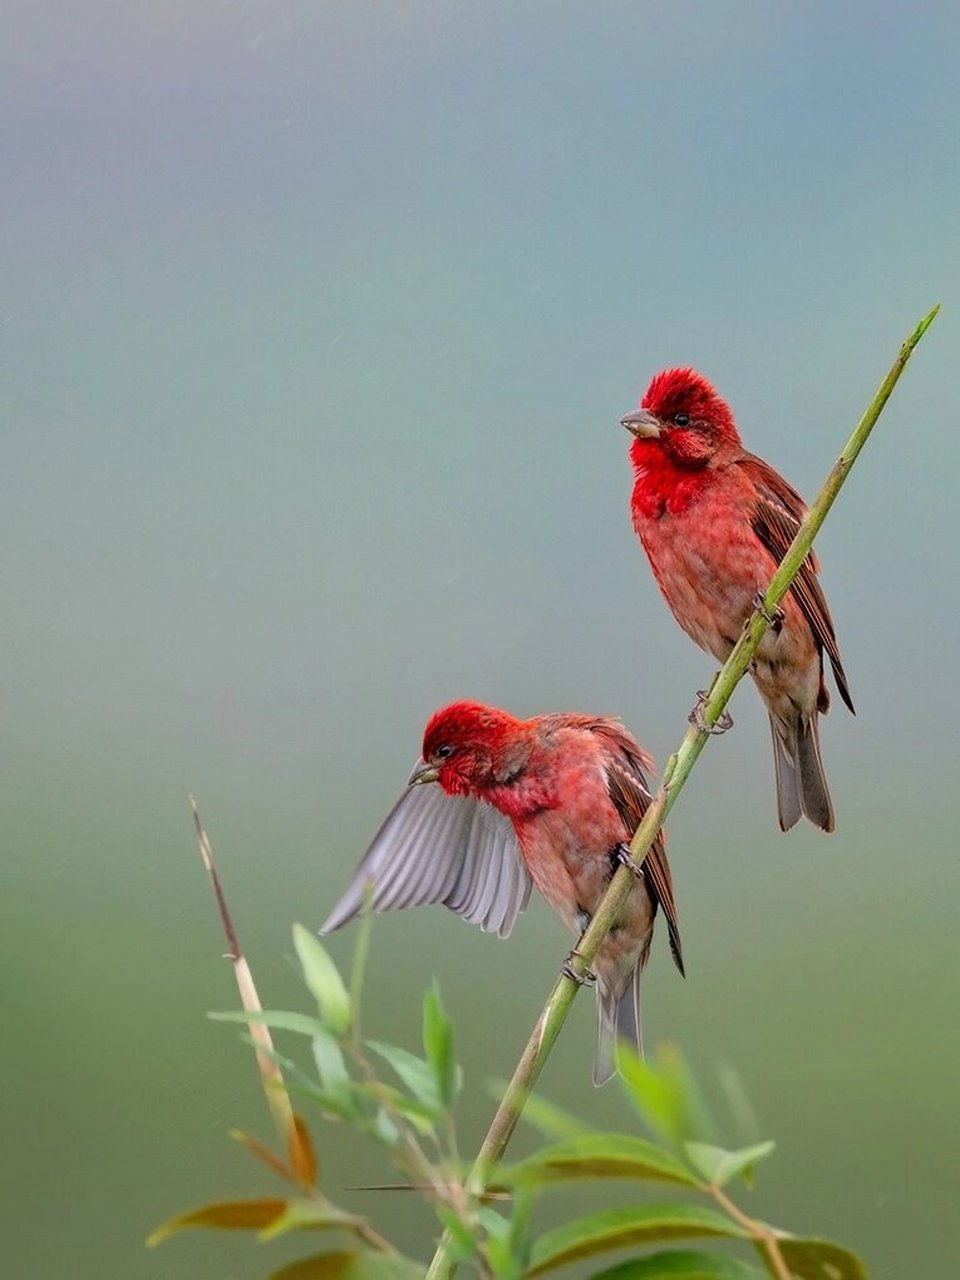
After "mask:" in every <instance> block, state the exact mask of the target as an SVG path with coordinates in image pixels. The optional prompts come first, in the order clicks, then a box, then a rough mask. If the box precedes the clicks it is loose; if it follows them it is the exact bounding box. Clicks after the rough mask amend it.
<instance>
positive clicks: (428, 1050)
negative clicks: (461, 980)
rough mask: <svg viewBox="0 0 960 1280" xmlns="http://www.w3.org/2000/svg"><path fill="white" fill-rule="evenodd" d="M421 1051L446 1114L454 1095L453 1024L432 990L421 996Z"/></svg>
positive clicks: (436, 991) (438, 995)
mask: <svg viewBox="0 0 960 1280" xmlns="http://www.w3.org/2000/svg"><path fill="white" fill-rule="evenodd" d="M423 1051H424V1053H425V1054H426V1055H427V1061H428V1062H429V1063H430V1065H431V1067H433V1071H434V1075H435V1076H436V1078H437V1093H438V1095H439V1098H440V1101H441V1103H442V1104H443V1106H444V1107H445V1108H446V1109H447V1110H448V1111H449V1109H450V1108H451V1107H452V1106H453V1103H454V1101H455V1099H456V1094H457V1063H456V1059H455V1058H454V1055H453V1024H452V1023H451V1021H450V1019H449V1018H448V1017H447V1015H446V1013H445V1012H444V1009H443V1005H442V1004H441V1002H440V992H439V991H438V990H437V988H436V987H433V988H431V989H430V990H429V991H426V992H424V996H423Z"/></svg>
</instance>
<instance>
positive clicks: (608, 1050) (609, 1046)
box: [593, 962, 643, 1085]
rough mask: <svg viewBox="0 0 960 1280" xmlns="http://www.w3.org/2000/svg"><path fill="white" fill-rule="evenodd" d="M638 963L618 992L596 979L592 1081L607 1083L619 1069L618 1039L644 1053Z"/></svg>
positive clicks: (639, 968) (640, 964)
mask: <svg viewBox="0 0 960 1280" xmlns="http://www.w3.org/2000/svg"><path fill="white" fill-rule="evenodd" d="M642 968H643V964H642V962H641V963H638V964H637V966H636V968H635V969H634V970H633V973H632V974H631V975H630V978H629V980H628V982H627V985H626V987H625V988H624V990H623V991H622V992H621V993H620V995H619V996H618V995H616V994H615V993H614V992H613V991H612V990H611V989H610V988H609V987H608V986H607V985H606V983H605V982H604V981H603V979H602V978H600V979H598V981H597V1057H596V1061H595V1062H594V1065H593V1083H594V1084H595V1085H601V1084H606V1082H607V1081H608V1080H609V1079H610V1077H611V1076H612V1075H613V1074H614V1072H615V1071H616V1069H617V1040H618V1038H619V1039H623V1040H627V1041H628V1042H629V1043H630V1044H631V1045H633V1046H634V1047H635V1048H636V1051H637V1053H638V1054H640V1056H641V1057H643V1033H642V1031H641V1029H640V971H641V969H642Z"/></svg>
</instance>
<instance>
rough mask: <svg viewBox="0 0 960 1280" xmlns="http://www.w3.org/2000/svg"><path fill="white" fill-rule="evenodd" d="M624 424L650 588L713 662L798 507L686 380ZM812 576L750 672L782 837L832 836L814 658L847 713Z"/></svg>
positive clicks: (699, 386)
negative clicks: (826, 665)
mask: <svg viewBox="0 0 960 1280" xmlns="http://www.w3.org/2000/svg"><path fill="white" fill-rule="evenodd" d="M623 425H624V426H625V427H627V428H628V430H630V431H631V432H633V434H634V436H635V437H636V439H635V440H634V441H633V444H632V445H631V447H630V458H631V461H632V462H633V468H634V472H635V476H636V479H635V482H634V486H633V498H632V502H631V512H632V515H633V525H634V528H635V529H636V531H637V534H638V536H639V538H640V541H641V542H642V543H643V548H644V550H645V551H646V553H647V556H648V558H649V560H650V565H651V568H652V569H653V574H654V577H655V578H656V580H657V583H658V584H659V586H660V590H661V591H662V592H663V595H664V598H665V599H666V602H667V604H668V605H669V606H670V608H671V609H672V611H673V616H674V617H675V618H676V620H677V622H679V624H680V626H681V627H682V628H683V629H684V631H686V633H687V635H689V636H690V637H691V639H693V640H695V641H696V642H697V644H698V645H700V647H701V648H702V649H706V650H707V652H708V653H711V654H713V656H714V657H715V658H716V659H717V660H718V661H720V662H722V661H724V660H725V659H726V658H727V657H728V655H729V653H730V651H731V649H732V648H733V646H734V644H735V643H736V641H737V639H738V638H739V636H740V633H741V631H742V630H743V625H744V623H745V621H746V619H747V618H748V616H749V615H750V613H751V612H752V611H753V609H754V608H755V605H756V597H757V592H758V591H763V590H765V589H766V587H767V584H768V583H769V581H770V579H771V577H772V576H773V573H774V571H775V569H776V567H777V565H778V564H779V563H780V561H781V560H782V559H783V556H784V554H785V553H786V550H787V548H788V547H789V545H790V543H791V542H792V541H793V538H794V535H795V534H796V532H797V530H798V529H799V527H800V524H801V522H802V520H803V518H804V516H805V515H806V512H807V509H806V506H805V505H804V502H803V499H802V498H801V497H800V495H799V494H798V493H797V492H796V490H795V489H793V488H792V487H791V486H790V485H789V484H788V483H787V481H786V480H784V479H783V477H782V476H781V475H778V473H777V472H776V471H774V469H773V468H772V467H771V466H770V465H769V464H768V463H766V462H764V461H763V459H762V458H757V457H755V456H754V455H753V454H752V453H747V452H746V450H745V449H744V448H743V445H742V444H741V442H740V436H739V433H738V432H737V427H736V423H735V422H734V420H733V414H732V413H731V412H730V409H729V407H728V405H727V404H725V403H724V401H723V400H721V398H720V397H719V396H718V395H717V393H716V391H715V390H714V388H713V387H712V386H711V385H710V383H709V382H708V381H707V379H706V378H704V377H702V376H701V374H699V373H697V372H696V371H695V370H693V369H665V370H663V372H661V373H658V374H657V375H656V376H655V377H654V378H653V380H652V382H651V383H650V385H649V387H648V388H647V390H646V393H645V395H644V397H643V399H642V400H641V402H640V409H639V411H638V412H636V413H631V414H628V415H627V416H626V417H625V418H624V419H623ZM819 567H820V566H819V564H818V562H817V559H816V557H815V556H814V555H812V554H811V555H809V556H808V557H807V559H806V561H805V562H804V564H803V567H802V568H801V570H800V572H799V574H798V575H797V578H796V580H795V581H794V584H793V586H792V588H791V589H790V591H789V592H788V593H787V595H786V597H785V598H784V600H783V603H782V605H781V609H780V613H781V615H782V616H779V617H778V618H777V619H776V620H775V622H774V625H773V626H772V627H771V628H770V630H769V631H768V632H767V634H766V635H765V636H764V638H763V640H762V641H761V644H760V648H759V649H758V650H757V655H756V657H755V659H754V662H753V667H752V672H751V674H752V675H753V679H754V682H755V684H756V686H757V688H758V689H759V690H760V696H761V697H762V698H763V701H764V703H765V704H766V707H767V710H768V711H769V713H770V727H771V730H772V733H773V758H774V765H775V768H776V779H777V808H778V812H779V818H780V826H781V828H782V829H783V830H784V831H786V830H788V829H789V828H790V827H792V826H793V825H794V823H795V822H796V821H797V820H798V819H799V818H800V816H801V814H803V815H804V816H806V817H807V818H809V820H810V821H811V822H812V823H814V825H815V826H818V827H820V828H822V829H823V830H824V831H832V830H833V828H834V816H833V805H832V803H831V801H830V793H829V791H828V790H827V781H826V778H825V776H824V772H823V761H822V759H821V757H820V738H819V730H818V723H817V722H818V717H819V715H820V713H821V712H825V711H826V710H827V709H828V707H829V706H830V695H829V693H828V692H827V687H826V684H825V683H824V678H823V655H824V653H826V654H827V656H828V658H829V659H830V665H831V667H832V668H833V675H834V679H835V680H836V683H837V688H838V690H839V692H840V696H841V698H842V699H843V701H844V702H845V703H846V704H847V706H848V707H849V708H850V710H851V711H852V710H853V703H852V702H851V700H850V692H849V689H848V688H847V678H846V676H845V675H844V671H843V666H842V664H841V662H840V650H839V648H838V646H837V638H836V635H835V634H834V630H833V622H832V621H831V619H830V612H829V610H828V608H827V602H826V600H825V599H824V595H823V591H822V589H821V587H820V582H819V580H818V577H817V574H818V572H819Z"/></svg>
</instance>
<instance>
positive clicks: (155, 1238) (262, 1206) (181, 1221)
mask: <svg viewBox="0 0 960 1280" xmlns="http://www.w3.org/2000/svg"><path fill="white" fill-rule="evenodd" d="M286 1207H287V1201H286V1200H283V1199H280V1198H279V1197H276V1196H270V1197H264V1198H263V1199H259V1200H220V1201H217V1202H216V1203H215V1204H206V1205H204V1206H203V1207H202V1208H200V1209H191V1210H189V1211H188V1212H187V1213H180V1214H178V1215H177V1216H176V1217H175V1218H169V1219H168V1220H167V1221H166V1222H164V1223H163V1224H162V1225H161V1226H159V1227H157V1229H156V1231H153V1232H151V1234H150V1235H149V1236H148V1237H147V1244H148V1245H149V1246H150V1248H153V1247H154V1246H155V1245H158V1244H160V1243H162V1241H164V1240H167V1239H169V1238H170V1236H172V1235H176V1233H177V1232H178V1231H186V1230H187V1229H188V1228H190V1227H212V1228H215V1229H217V1230H220V1231H262V1230H263V1229H264V1228H265V1227H268V1226H269V1225H270V1224H271V1222H275V1221H276V1219H277V1218H279V1217H280V1215H281V1214H282V1213H283V1212H284V1210H285V1209H286Z"/></svg>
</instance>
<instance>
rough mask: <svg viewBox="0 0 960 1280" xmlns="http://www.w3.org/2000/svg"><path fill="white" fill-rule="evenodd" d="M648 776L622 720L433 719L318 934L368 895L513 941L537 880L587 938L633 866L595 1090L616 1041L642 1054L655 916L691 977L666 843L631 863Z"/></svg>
mask: <svg viewBox="0 0 960 1280" xmlns="http://www.w3.org/2000/svg"><path fill="white" fill-rule="evenodd" d="M651 767H652V765H651V761H650V758H649V756H648V755H647V753H646V752H645V751H644V750H643V748H642V747H641V746H639V745H638V744H637V743H636V742H635V741H634V739H633V738H632V737H631V736H630V734H629V733H628V732H627V731H626V729H625V728H624V727H623V725H622V724H620V722H619V721H618V720H612V719H606V718H604V717H600V716H583V715H550V716H535V717H534V718H533V719H532V720H518V719H516V717H514V716H512V715H510V714H509V713H508V712H506V711H500V710H498V709H497V708H496V707H488V706H484V705H483V704H481V703H478V702H455V703H453V704H452V705H451V706H449V707H445V708H443V709H442V710H440V711H437V712H436V713H435V714H434V715H433V716H432V717H431V719H430V720H429V722H428V724H427V727H426V730H425V731H424V737H423V752H422V758H421V760H420V761H419V763H418V764H417V767H416V768H415V769H414V772H413V775H412V777H411V778H410V783H409V785H408V787H407V790H406V791H405V792H404V794H403V796H402V797H401V798H400V800H399V801H398V803H397V805H396V806H395V808H394V809H393V811H392V812H391V813H390V815H389V816H388V818H387V819H386V821H385V822H384V824H383V826H382V827H381V828H380V830H379V831H378V832H377V834H376V836H375V837H374V840H373V843H372V844H371V846H370V848H369V849H368V850H367V852H366V854H365V855H364V857H363V859H362V861H361V863H360V865H359V867H358V868H357V870H356V872H355V873H354V876H353V879H352V880H351V882H350V885H349V887H348V889H347V891H346V893H345V894H344V896H343V897H342V898H341V899H340V901H339V902H338V903H337V905H336V906H335V907H334V909H333V911H332V912H331V914H330V916H329V918H328V919H327V920H326V922H325V923H324V925H323V927H322V929H321V933H329V932H330V931H331V930H333V929H339V928H340V926H341V925H342V924H345V923H346V922H347V921H348V920H350V919H352V918H353V917H354V916H356V915H357V914H358V913H359V912H360V910H361V909H362V906H363V901H364V894H365V888H366V886H367V885H370V886H371V891H372V902H371V904H372V907H373V909H374V910H375V911H386V910H388V909H389V908H391V907H415V906H419V905H420V904H422V903H428V902H442V903H444V905H445V906H448V907H449V908H450V909H451V910H452V911H455V912H456V913H457V914H458V915H460V916H462V917H463V918H464V919H466V920H470V921H472V922H473V923H476V924H479V925H480V926H481V928H483V929H488V930H496V931H497V932H498V933H499V934H500V936H501V937H506V936H507V935H508V934H509V933H510V931H511V929H512V928H513V925H514V922H515V921H516V918H517V915H518V914H519V913H520V912H521V911H522V910H523V909H524V907H525V906H526V904H527V900H528V898H529V896H530V885H531V881H532V883H533V884H535V885H536V886H537V888H538V889H539V890H540V892H541V893H542V894H543V896H544V897H545V898H546V900H547V902H548V903H549V904H550V906H551V907H553V909H554V911H556V913H557V915H559V917H560V919H561V920H562V921H563V923H564V924H565V925H566V926H567V928H568V929H570V930H571V931H572V932H573V933H575V934H576V935H577V936H578V937H579V936H580V935H581V934H582V933H583V931H584V929H585V928H586V927H587V925H588V924H589V922H590V919H591V916H592V913H593V912H594V911H595V910H596V907H597V904H598V903H599V901H600V899H601V897H602V896H603V893H604V890H605V889H606V887H607V885H608V884H609V882H610V879H611V877H612V875H613V873H614V871H615V870H616V869H617V866H618V864H619V863H620V862H621V861H623V862H626V863H628V864H629V865H630V866H631V867H633V868H634V870H635V871H637V873H638V874H637V883H636V885H635V887H634V888H633V890H632V891H631V894H630V896H629V898H628V899H627V903H626V905H625V907H624V909H623V912H622V914H621V916H620V918H619V920H618V921H617V922H616V924H615V925H614V927H613V929H611V931H610V933H609V934H608V935H607V938H606V940H605V942H604V944H603V946H602V947H601V948H600V952H599V954H598V955H597V957H596V959H595V961H594V969H595V971H596V982H597V999H598V1006H599V1023H600V1026H599V1036H598V1043H597V1058H596V1065H595V1067H594V1077H593V1078H594V1083H596V1084H603V1082H604V1081H605V1080H607V1079H609V1077H610V1076H611V1075H612V1073H613V1071H614V1061H615V1057H614V1052H615V1046H616V1038H617V1036H618V1035H619V1036H623V1037H625V1038H627V1039H630V1040H631V1041H633V1043H634V1044H635V1045H636V1046H637V1049H638V1050H639V1049H640V1048H641V1038H640V1011H639V981H640V973H641V971H642V969H643V966H644V964H645V963H646V960H647V956H648V954H649V951H650V942H651V939H652V936H653V920H654V916H655V915H656V913H657V907H658V906H661V907H663V911H664V914H665V916H666V919H667V930H668V933H669V937H670V946H671V949H672V951H673V956H674V959H675V961H676V964H677V967H678V968H679V969H680V972H681V973H682V972H683V958H682V953H681V950H680V935H679V932H678V929H677V910H676V906H675V904H674V897H673V883H672V880H671V876H670V867H669V865H668V863H667V857H666V852H665V849H664V836H663V833H662V832H661V833H660V834H659V835H658V836H657V839H656V841H655V842H654V845H653V848H652V849H651V850H650V853H649V854H648V856H647V858H646V860H645V861H644V863H643V866H642V867H640V868H638V867H636V866H635V864H634V863H633V862H632V861H631V860H630V858H629V854H628V852H627V842H628V841H629V840H630V838H631V836H632V835H633V833H634V831H635V830H636V828H637V827H638V826H639V824H640V820H641V818H642V817H643V815H644V813H645V812H646V809H647V806H648V805H649V803H650V792H649V789H648V786H647V779H646V775H645V770H647V769H650V768H651ZM568 968H569V963H568V965H567V966H566V967H565V972H566V971H567V969H568ZM570 976H571V977H572V976H575V975H574V974H573V972H572V971H570Z"/></svg>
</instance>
